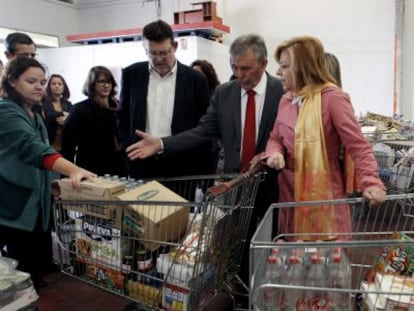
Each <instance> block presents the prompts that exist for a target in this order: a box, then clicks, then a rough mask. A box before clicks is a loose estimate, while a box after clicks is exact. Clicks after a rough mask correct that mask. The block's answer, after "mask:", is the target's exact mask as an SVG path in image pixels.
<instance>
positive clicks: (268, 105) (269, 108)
mask: <svg viewBox="0 0 414 311" xmlns="http://www.w3.org/2000/svg"><path fill="white" fill-rule="evenodd" d="M266 74H267V73H266ZM272 87H275V86H272V85H271V79H270V77H269V75H268V76H267V85H266V95H265V100H264V103H263V111H262V117H261V120H260V125H259V133H258V135H257V142H256V150H258V149H260V148H258V147H259V146H261V144H266V141H264V136H265V132H266V128H268V126H269V124H268V123H269V122H270V120H271V119H272V116H273V115H275V113H276V111H275V107H277V104H278V103H276V99H275V98H274V96H273V94H274V91H272ZM270 126H273V125H270Z"/></svg>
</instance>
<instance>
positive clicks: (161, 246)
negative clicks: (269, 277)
mask: <svg viewBox="0 0 414 311" xmlns="http://www.w3.org/2000/svg"><path fill="white" fill-rule="evenodd" d="M261 179H262V173H259V172H249V173H245V174H241V175H237V176H235V175H220V176H212V175H209V176H191V177H177V178H171V179H159V180H157V181H151V182H146V183H144V184H143V185H140V186H138V187H135V188H134V189H132V190H130V189H128V191H126V192H125V193H123V194H121V195H118V196H117V198H118V200H113V201H107V200H104V201H97V200H89V201H85V200H80V199H79V200H58V201H56V202H55V205H54V207H55V226H56V235H57V239H58V245H59V247H58V248H59V253H60V257H61V263H62V269H63V272H64V273H66V274H68V275H70V276H73V277H76V278H78V279H80V280H82V281H85V282H88V283H90V284H92V285H95V286H97V287H100V288H102V289H105V290H108V291H110V292H112V293H114V294H116V295H120V296H123V297H126V298H129V299H131V300H132V301H134V305H136V308H137V309H139V310H141V308H144V309H145V308H148V309H149V310H154V309H163V310H199V309H201V307H202V306H203V305H205V304H207V301H209V299H210V298H211V297H213V296H214V294H215V293H216V292H218V291H219V290H220V289H221V288H222V287H224V286H225V285H227V284H229V283H231V282H232V280H233V279H235V278H236V277H237V272H238V265H239V261H240V257H241V254H242V249H243V244H244V239H245V235H246V234H247V230H246V228H247V227H248V223H249V221H250V216H251V213H252V208H253V203H254V200H255V197H256V193H257V189H258V185H259V182H260V181H261ZM155 186H156V187H157V188H156V189H155V188H154V187H155ZM151 187H152V188H151ZM155 192H158V193H161V192H162V194H163V195H164V197H165V198H166V199H163V200H157V201H151V200H150V197H151V196H152V195H155ZM201 193H202V195H201V196H200V194H201ZM167 194H168V196H165V195H167ZM131 195H132V196H131ZM132 198H133V199H132ZM167 198H168V199H167ZM184 199H185V200H184Z"/></svg>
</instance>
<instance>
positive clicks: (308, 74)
mask: <svg viewBox="0 0 414 311" xmlns="http://www.w3.org/2000/svg"><path fill="white" fill-rule="evenodd" d="M285 51H286V52H287V53H289V55H290V57H291V61H292V64H291V65H292V70H293V78H294V80H295V83H296V88H297V90H300V89H302V88H303V87H304V86H307V87H309V88H310V89H312V88H314V87H315V86H317V85H320V84H324V83H327V82H331V83H336V81H335V79H334V78H333V77H332V75H331V74H330V73H329V71H328V69H327V67H326V61H325V51H324V48H323V45H322V43H321V41H319V39H317V38H315V37H311V36H302V37H295V38H292V39H289V40H287V41H285V42H283V43H282V44H280V45H279V46H278V47H277V49H276V51H275V60H276V61H277V62H279V60H280V55H281V54H282V52H285Z"/></svg>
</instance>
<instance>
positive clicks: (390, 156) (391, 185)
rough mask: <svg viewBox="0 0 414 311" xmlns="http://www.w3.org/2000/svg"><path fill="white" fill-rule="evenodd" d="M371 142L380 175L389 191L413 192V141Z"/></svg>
mask: <svg viewBox="0 0 414 311" xmlns="http://www.w3.org/2000/svg"><path fill="white" fill-rule="evenodd" d="M372 144H373V150H374V154H375V157H376V159H377V162H378V167H379V174H380V177H381V179H382V181H383V182H384V184H385V185H386V186H387V188H388V190H389V192H390V193H408V192H413V189H414V141H411V140H401V141H393V140H383V141H381V140H380V141H375V142H373V143H372Z"/></svg>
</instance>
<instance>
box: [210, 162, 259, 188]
mask: <svg viewBox="0 0 414 311" xmlns="http://www.w3.org/2000/svg"><path fill="white" fill-rule="evenodd" d="M265 168H266V164H265V163H264V162H263V161H258V162H256V163H255V164H254V165H252V166H251V167H250V168H249V170H248V171H247V172H245V173H242V174H240V175H239V176H237V177H235V178H233V179H231V180H229V181H225V182H222V183H220V184H218V185H215V186H212V187H210V188H208V189H207V192H208V193H210V194H212V195H214V196H219V195H222V194H223V193H225V192H227V191H229V190H231V189H233V188H234V187H236V186H238V185H240V184H241V183H243V182H244V181H245V180H247V179H249V178H250V177H251V176H253V175H255V174H257V173H259V172H262V171H264V170H265Z"/></svg>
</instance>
